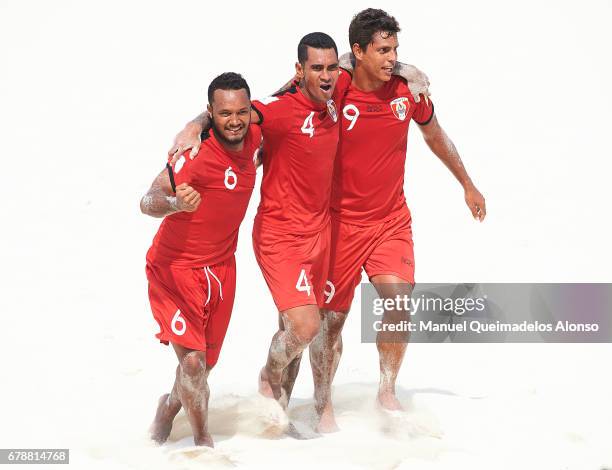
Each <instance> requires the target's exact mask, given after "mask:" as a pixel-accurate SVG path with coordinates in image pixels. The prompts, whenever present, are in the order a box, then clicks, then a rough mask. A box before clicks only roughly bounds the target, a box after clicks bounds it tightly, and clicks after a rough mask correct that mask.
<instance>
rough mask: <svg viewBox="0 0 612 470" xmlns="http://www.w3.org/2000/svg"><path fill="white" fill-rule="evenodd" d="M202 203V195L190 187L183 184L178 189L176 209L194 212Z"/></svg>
mask: <svg viewBox="0 0 612 470" xmlns="http://www.w3.org/2000/svg"><path fill="white" fill-rule="evenodd" d="M200 202H202V197H201V196H200V193H199V192H197V191H196V190H195V189H193V188H192V187H191V186H189V185H188V184H187V183H181V184H179V185H178V186H177V187H176V207H177V208H178V210H180V211H185V212H193V211H195V210H196V209H197V208H198V206H199V205H200Z"/></svg>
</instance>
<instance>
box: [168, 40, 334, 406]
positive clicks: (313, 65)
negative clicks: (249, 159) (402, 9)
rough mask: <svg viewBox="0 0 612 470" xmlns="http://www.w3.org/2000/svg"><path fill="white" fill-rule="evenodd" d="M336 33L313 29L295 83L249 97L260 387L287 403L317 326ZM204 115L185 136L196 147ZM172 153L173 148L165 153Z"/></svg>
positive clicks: (324, 267) (326, 234)
mask: <svg viewBox="0 0 612 470" xmlns="http://www.w3.org/2000/svg"><path fill="white" fill-rule="evenodd" d="M338 74H339V68H338V51H337V47H336V44H335V42H334V40H333V39H332V38H331V37H329V36H328V35H327V34H324V33H320V32H316V33H311V34H307V35H306V36H304V37H303V38H302V39H301V41H300V43H299V44H298V62H297V63H296V78H297V84H293V85H292V86H290V87H289V88H288V89H286V90H284V91H283V92H281V93H277V94H276V95H274V96H272V97H269V98H267V99H264V100H261V101H254V102H253V113H252V122H253V123H259V124H260V125H261V130H262V135H263V142H264V147H263V155H264V157H263V161H262V163H263V172H264V175H263V180H262V186H261V203H260V205H259V208H258V211H257V216H256V219H255V223H254V227H253V246H254V250H255V255H256V258H257V262H258V264H259V266H260V268H261V270H262V273H263V275H264V278H265V280H266V283H267V284H268V287H269V288H270V291H271V293H272V297H273V298H274V302H275V304H276V306H277V308H278V311H279V330H278V331H277V332H276V333H275V334H274V336H273V338H272V343H271V345H270V350H269V354H268V358H267V361H266V365H265V366H264V368H263V369H262V370H261V373H260V377H259V385H260V391H261V392H262V393H263V394H264V395H265V396H268V397H271V398H275V399H276V400H278V401H279V402H280V403H281V404H282V405H283V406H286V405H287V402H288V400H289V396H290V395H291V390H292V387H293V383H294V381H295V377H296V375H297V371H298V367H299V359H300V357H301V354H302V351H303V350H304V348H305V347H306V346H308V344H309V343H310V341H311V340H312V339H313V338H314V337H315V336H316V335H317V333H318V331H319V323H320V314H319V306H321V305H322V304H323V301H324V289H325V283H326V280H327V273H328V267H329V239H330V233H331V232H330V216H329V201H330V195H331V182H332V172H333V164H334V157H335V155H336V150H337V145H338V120H339V116H338V112H337V109H336V106H335V103H334V100H333V97H334V89H335V85H336V81H337V79H338ZM208 125H209V124H208V119H207V116H206V115H204V114H203V115H200V116H198V118H196V119H195V120H194V121H192V123H190V124H189V125H188V126H187V128H186V130H185V131H184V134H185V135H186V137H185V140H186V141H188V142H191V145H189V146H187V147H185V148H189V147H191V146H194V150H195V149H196V148H197V145H198V143H197V139H198V136H199V134H200V132H201V131H202V130H203V129H206V127H207V126H208ZM171 153H172V152H171Z"/></svg>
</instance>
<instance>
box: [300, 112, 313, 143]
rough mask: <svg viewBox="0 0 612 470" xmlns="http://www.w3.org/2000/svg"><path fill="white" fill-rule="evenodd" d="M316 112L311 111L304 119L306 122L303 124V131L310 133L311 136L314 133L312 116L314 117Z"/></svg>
mask: <svg viewBox="0 0 612 470" xmlns="http://www.w3.org/2000/svg"><path fill="white" fill-rule="evenodd" d="M314 114H315V112H314V111H313V112H311V113H310V114H309V115H308V116H306V119H304V124H302V132H303V133H304V134H308V135H309V136H310V137H312V136H313V135H314V131H315V128H314V125H313V124H312V118H313V117H314Z"/></svg>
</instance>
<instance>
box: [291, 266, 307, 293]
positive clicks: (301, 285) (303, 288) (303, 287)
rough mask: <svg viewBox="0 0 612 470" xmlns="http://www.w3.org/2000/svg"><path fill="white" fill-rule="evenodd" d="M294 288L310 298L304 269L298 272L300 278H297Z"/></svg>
mask: <svg viewBox="0 0 612 470" xmlns="http://www.w3.org/2000/svg"><path fill="white" fill-rule="evenodd" d="M295 288H296V289H297V290H299V291H300V292H306V293H307V294H308V297H310V284H308V276H306V270H305V269H302V270H301V271H300V276H299V277H298V280H297V284H296V285H295Z"/></svg>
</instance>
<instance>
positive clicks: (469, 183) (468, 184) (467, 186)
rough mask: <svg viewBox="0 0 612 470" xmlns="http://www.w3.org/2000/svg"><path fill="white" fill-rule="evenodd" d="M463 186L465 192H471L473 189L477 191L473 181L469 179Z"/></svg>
mask: <svg viewBox="0 0 612 470" xmlns="http://www.w3.org/2000/svg"><path fill="white" fill-rule="evenodd" d="M461 186H463V190H464V191H470V190H472V189H476V186H474V183H473V182H472V180H471V179H470V178H469V177H468V178H467V179H466V180H464V181H461Z"/></svg>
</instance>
